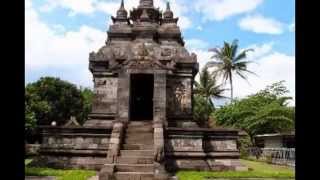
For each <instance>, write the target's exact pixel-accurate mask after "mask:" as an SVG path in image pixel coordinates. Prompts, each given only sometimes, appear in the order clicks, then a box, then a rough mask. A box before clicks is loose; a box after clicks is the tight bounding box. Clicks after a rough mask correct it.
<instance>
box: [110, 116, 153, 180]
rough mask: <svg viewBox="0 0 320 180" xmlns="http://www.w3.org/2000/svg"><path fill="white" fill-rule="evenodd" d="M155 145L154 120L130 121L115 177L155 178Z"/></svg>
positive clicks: (117, 162)
mask: <svg viewBox="0 0 320 180" xmlns="http://www.w3.org/2000/svg"><path fill="white" fill-rule="evenodd" d="M153 146H154V143H153V123H152V121H131V122H129V124H128V126H127V129H126V132H125V137H124V142H123V144H122V147H121V149H120V155H119V156H118V158H117V160H116V165H115V172H114V177H115V178H116V179H119V180H152V179H154V164H153V159H154V158H153V156H154V150H153Z"/></svg>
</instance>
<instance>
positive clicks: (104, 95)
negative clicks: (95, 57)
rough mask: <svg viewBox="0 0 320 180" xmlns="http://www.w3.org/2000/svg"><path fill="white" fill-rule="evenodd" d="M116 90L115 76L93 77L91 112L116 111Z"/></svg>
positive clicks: (116, 80)
mask: <svg viewBox="0 0 320 180" xmlns="http://www.w3.org/2000/svg"><path fill="white" fill-rule="evenodd" d="M117 91H118V78H117V77H95V78H94V100H93V107H92V113H96V114H99V113H108V114H115V113H116V112H117Z"/></svg>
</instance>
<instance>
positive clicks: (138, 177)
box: [115, 172, 154, 180]
mask: <svg viewBox="0 0 320 180" xmlns="http://www.w3.org/2000/svg"><path fill="white" fill-rule="evenodd" d="M115 178H116V179H121V180H153V179H154V175H153V172H116V173H115Z"/></svg>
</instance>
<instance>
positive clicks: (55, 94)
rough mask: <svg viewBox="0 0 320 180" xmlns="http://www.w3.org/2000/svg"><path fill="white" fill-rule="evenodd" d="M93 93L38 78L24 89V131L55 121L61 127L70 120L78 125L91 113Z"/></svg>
mask: <svg viewBox="0 0 320 180" xmlns="http://www.w3.org/2000/svg"><path fill="white" fill-rule="evenodd" d="M92 98H93V92H92V91H91V90H90V89H88V88H80V89H78V88H77V87H76V86H75V85H74V84H71V83H69V82H67V81H63V80H60V79H59V78H53V77H42V78H40V80H38V81H36V82H34V83H30V84H27V86H26V88H25V130H26V132H27V134H28V133H31V132H32V131H33V130H35V128H36V127H37V126H38V125H49V124H50V123H51V122H52V121H56V122H57V125H63V124H64V123H66V121H67V120H69V119H70V117H71V116H75V117H76V118H77V120H78V122H79V123H80V124H82V123H83V122H84V120H85V119H87V116H88V114H89V113H90V111H91V102H92Z"/></svg>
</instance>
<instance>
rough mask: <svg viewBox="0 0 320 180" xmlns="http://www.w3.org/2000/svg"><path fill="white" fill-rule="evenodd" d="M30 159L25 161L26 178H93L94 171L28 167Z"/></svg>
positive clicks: (63, 179)
mask: <svg viewBox="0 0 320 180" xmlns="http://www.w3.org/2000/svg"><path fill="white" fill-rule="evenodd" d="M31 161H32V160H31V159H26V160H25V175H26V176H56V177H57V180H87V179H88V178H89V177H92V176H95V175H96V172H95V171H88V170H62V169H51V168H38V167H28V164H29V163H30V162H31Z"/></svg>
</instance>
